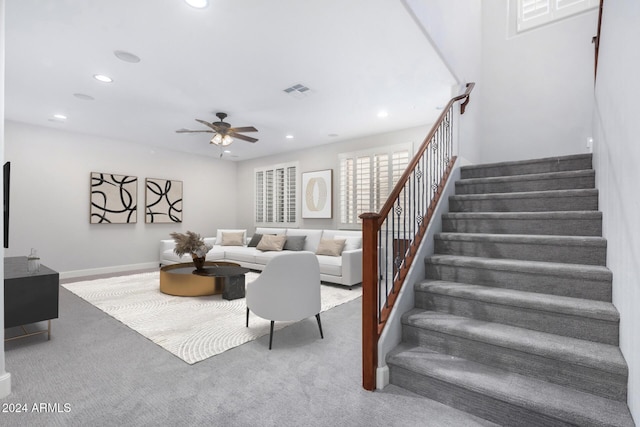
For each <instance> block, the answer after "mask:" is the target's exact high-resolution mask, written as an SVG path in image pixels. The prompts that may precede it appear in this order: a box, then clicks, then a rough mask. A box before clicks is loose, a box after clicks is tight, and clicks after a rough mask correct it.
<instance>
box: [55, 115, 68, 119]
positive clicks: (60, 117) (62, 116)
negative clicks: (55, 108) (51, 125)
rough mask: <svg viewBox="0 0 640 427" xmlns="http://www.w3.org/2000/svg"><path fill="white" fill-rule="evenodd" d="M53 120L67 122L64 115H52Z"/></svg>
mask: <svg viewBox="0 0 640 427" xmlns="http://www.w3.org/2000/svg"><path fill="white" fill-rule="evenodd" d="M53 118H55V119H58V120H67V116H65V115H64V114H54V115H53Z"/></svg>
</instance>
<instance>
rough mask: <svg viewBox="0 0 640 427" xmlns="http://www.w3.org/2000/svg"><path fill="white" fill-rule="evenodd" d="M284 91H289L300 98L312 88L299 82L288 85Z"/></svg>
mask: <svg viewBox="0 0 640 427" xmlns="http://www.w3.org/2000/svg"><path fill="white" fill-rule="evenodd" d="M284 91H285V92H286V93H288V94H289V95H291V96H294V97H296V98H300V97H302V96H305V95H308V94H309V93H311V91H310V89H309V88H308V87H306V86H305V85H301V84H297V85H293V86H291V87H288V88H286V89H284Z"/></svg>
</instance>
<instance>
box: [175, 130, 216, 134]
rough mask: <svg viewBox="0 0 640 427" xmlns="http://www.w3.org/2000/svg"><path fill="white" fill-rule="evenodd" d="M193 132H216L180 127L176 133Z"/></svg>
mask: <svg viewBox="0 0 640 427" xmlns="http://www.w3.org/2000/svg"><path fill="white" fill-rule="evenodd" d="M193 132H206V133H215V132H214V131H212V130H189V129H178V130H177V131H176V133H193Z"/></svg>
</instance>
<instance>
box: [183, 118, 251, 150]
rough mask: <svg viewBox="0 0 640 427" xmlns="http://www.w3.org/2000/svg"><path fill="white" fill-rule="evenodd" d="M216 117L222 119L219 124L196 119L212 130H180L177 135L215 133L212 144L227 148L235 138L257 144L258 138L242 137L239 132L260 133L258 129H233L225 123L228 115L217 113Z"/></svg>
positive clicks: (249, 127)
mask: <svg viewBox="0 0 640 427" xmlns="http://www.w3.org/2000/svg"><path fill="white" fill-rule="evenodd" d="M216 116H217V117H218V118H219V119H220V121H219V122H213V123H209V122H207V121H205V120H200V119H196V122H199V123H202V124H203V125H205V126H208V127H210V128H211V129H207V130H189V129H178V130H177V131H176V133H194V132H205V133H213V134H214V135H213V138H211V141H210V142H211V144H215V145H221V146H223V147H226V146H227V145H229V144H231V143H232V142H233V138H238V139H241V140H243V141H247V142H256V141H257V140H258V139H257V138H252V137H250V136H246V135H241V134H240V133H238V132H258V129H256V128H254V127H253V126H244V127H237V128H232V127H231V125H230V124H229V123H227V122H225V121H224V119H225V118H226V117H227V114H226V113H216Z"/></svg>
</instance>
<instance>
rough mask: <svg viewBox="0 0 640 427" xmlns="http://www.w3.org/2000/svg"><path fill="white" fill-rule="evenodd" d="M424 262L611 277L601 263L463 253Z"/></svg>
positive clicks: (606, 278) (440, 256)
mask: <svg viewBox="0 0 640 427" xmlns="http://www.w3.org/2000/svg"><path fill="white" fill-rule="evenodd" d="M426 262H427V263H433V264H449V265H454V266H467V267H475V268H484V269H491V270H502V271H518V272H527V273H546V274H557V275H562V276H570V277H578V278H586V279H596V280H611V278H612V273H611V270H609V269H608V268H607V267H605V266H601V265H586V264H584V265H583V264H566V263H559V262H547V261H526V260H514V259H501V258H484V257H472V256H463V255H433V256H431V257H429V258H427V259H426Z"/></svg>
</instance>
